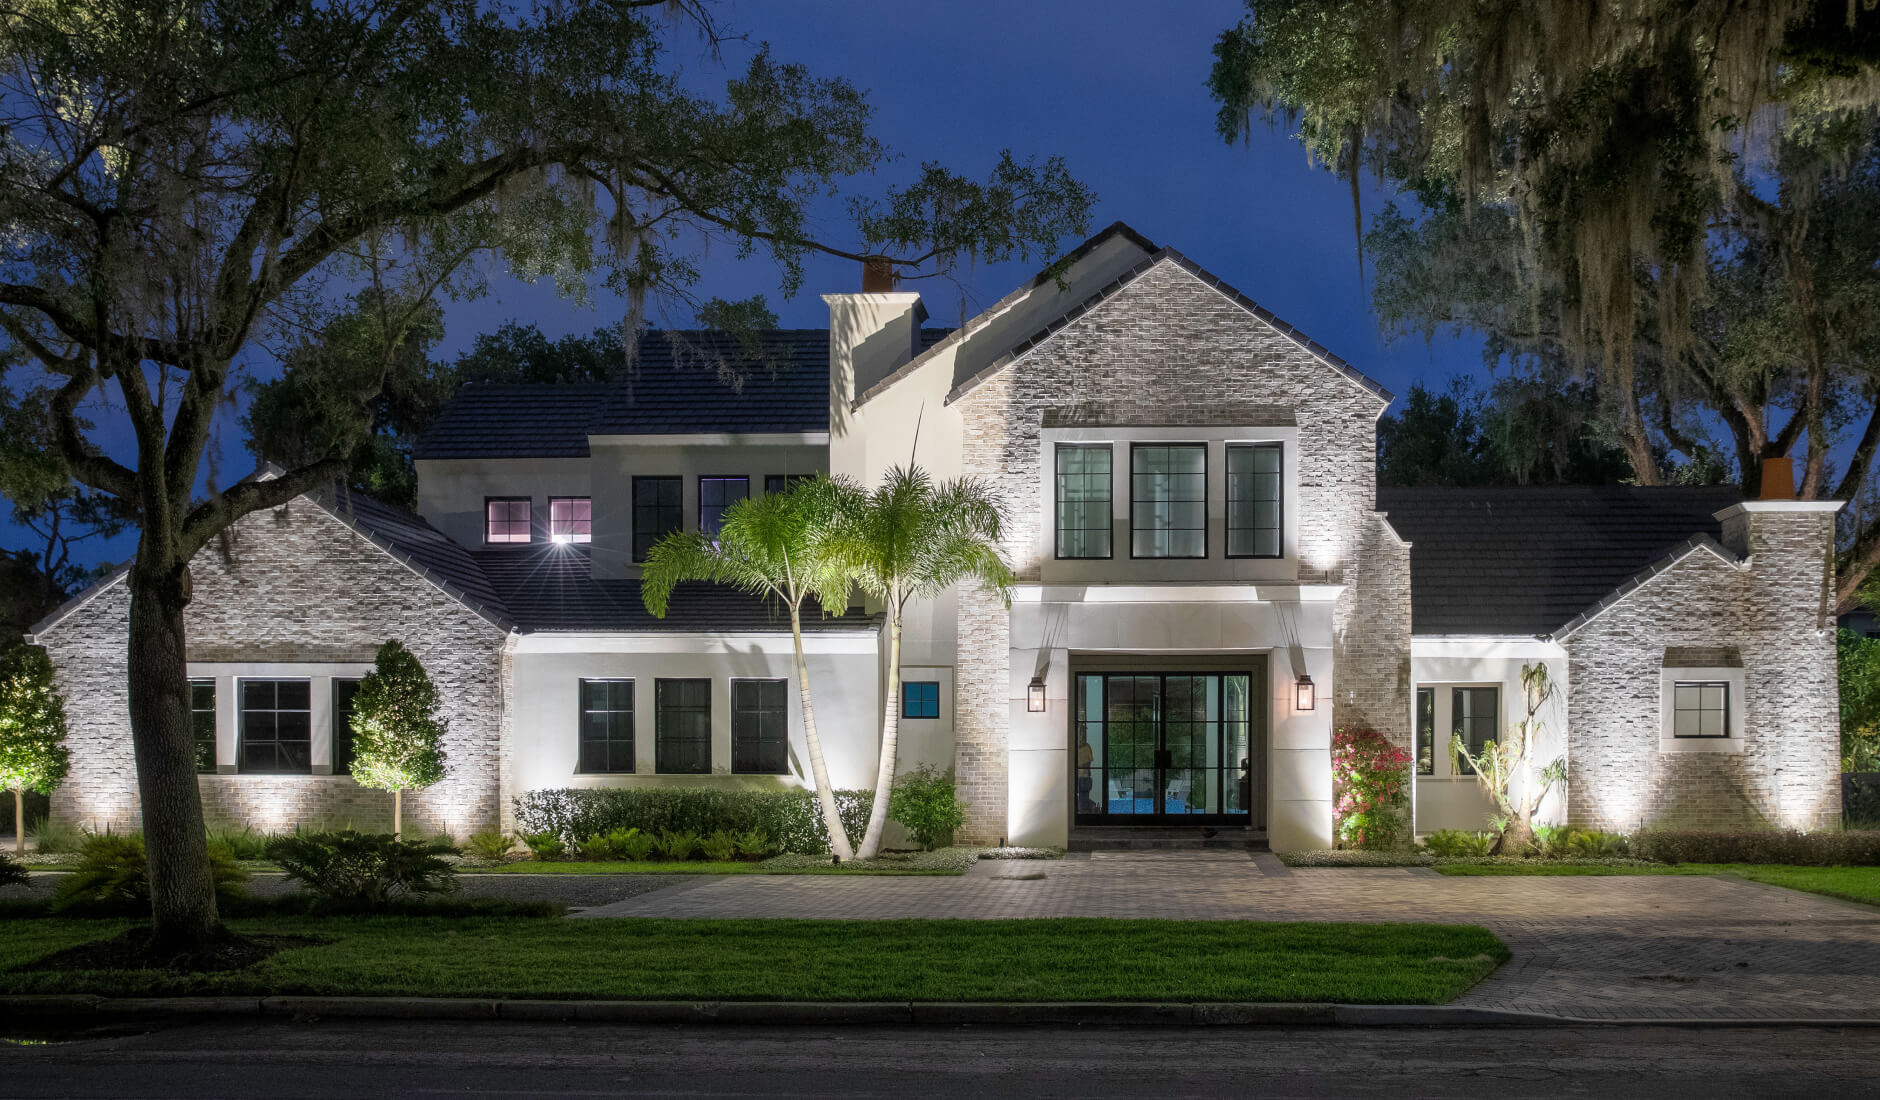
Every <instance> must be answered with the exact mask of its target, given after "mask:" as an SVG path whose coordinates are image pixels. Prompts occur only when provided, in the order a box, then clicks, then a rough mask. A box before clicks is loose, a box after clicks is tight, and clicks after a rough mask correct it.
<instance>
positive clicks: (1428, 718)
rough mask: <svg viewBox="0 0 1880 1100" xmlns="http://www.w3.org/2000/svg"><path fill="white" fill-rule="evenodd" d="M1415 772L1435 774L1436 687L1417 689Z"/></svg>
mask: <svg viewBox="0 0 1880 1100" xmlns="http://www.w3.org/2000/svg"><path fill="white" fill-rule="evenodd" d="M1417 774H1418V775H1435V774H1436V689H1435V688H1418V689H1417Z"/></svg>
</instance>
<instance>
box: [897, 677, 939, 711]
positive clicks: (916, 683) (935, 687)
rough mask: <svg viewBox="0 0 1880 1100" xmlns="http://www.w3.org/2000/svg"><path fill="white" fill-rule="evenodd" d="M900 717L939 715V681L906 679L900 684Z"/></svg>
mask: <svg viewBox="0 0 1880 1100" xmlns="http://www.w3.org/2000/svg"><path fill="white" fill-rule="evenodd" d="M901 717H903V718H938V717H940V683H939V681H937V680H907V681H903V682H902V684H901Z"/></svg>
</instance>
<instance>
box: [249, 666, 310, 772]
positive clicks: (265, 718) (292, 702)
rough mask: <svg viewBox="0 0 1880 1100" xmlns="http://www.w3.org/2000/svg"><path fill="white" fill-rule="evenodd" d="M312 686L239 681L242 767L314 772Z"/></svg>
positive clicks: (270, 770) (255, 769) (279, 682)
mask: <svg viewBox="0 0 1880 1100" xmlns="http://www.w3.org/2000/svg"><path fill="white" fill-rule="evenodd" d="M312 703H313V685H312V684H311V683H309V682H308V681H306V680H243V681H242V682H241V704H242V706H241V755H240V760H241V770H242V771H243V772H250V773H254V774H258V775H311V774H312V773H313V706H312Z"/></svg>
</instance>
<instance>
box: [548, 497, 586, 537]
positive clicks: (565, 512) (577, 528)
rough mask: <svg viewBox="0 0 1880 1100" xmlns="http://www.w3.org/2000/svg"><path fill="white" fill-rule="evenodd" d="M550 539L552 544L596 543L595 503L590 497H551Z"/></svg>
mask: <svg viewBox="0 0 1880 1100" xmlns="http://www.w3.org/2000/svg"><path fill="white" fill-rule="evenodd" d="M548 538H549V541H550V542H592V541H594V501H593V500H591V499H589V498H588V497H551V498H550V499H549V502H548Z"/></svg>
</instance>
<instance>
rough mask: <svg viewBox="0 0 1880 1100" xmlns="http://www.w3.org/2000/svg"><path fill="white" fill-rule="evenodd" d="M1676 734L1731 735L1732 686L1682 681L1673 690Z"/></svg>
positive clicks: (1674, 730)
mask: <svg viewBox="0 0 1880 1100" xmlns="http://www.w3.org/2000/svg"><path fill="white" fill-rule="evenodd" d="M1672 699H1673V700H1674V702H1673V711H1672V720H1671V722H1672V724H1671V736H1673V737H1728V736H1730V685H1729V684H1728V683H1725V682H1721V681H1710V680H1706V681H1700V682H1695V683H1694V682H1691V681H1686V680H1680V681H1678V682H1677V684H1676V686H1675V687H1674V688H1673V689H1672Z"/></svg>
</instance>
